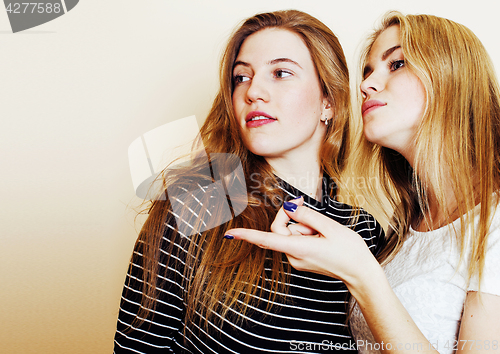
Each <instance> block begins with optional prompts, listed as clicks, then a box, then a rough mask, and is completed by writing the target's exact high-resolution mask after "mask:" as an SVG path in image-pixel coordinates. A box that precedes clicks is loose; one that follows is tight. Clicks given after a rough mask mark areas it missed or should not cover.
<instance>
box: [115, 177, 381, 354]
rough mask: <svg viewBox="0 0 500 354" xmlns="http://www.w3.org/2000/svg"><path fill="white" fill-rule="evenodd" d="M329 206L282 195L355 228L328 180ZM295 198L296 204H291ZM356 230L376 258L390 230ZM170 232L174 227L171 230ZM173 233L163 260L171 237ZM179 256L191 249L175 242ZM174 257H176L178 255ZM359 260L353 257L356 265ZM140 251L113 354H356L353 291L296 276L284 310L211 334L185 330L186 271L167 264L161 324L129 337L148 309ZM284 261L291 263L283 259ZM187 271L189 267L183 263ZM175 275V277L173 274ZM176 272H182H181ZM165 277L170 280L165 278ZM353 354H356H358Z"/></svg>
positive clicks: (258, 312) (367, 220) (257, 314)
mask: <svg viewBox="0 0 500 354" xmlns="http://www.w3.org/2000/svg"><path fill="white" fill-rule="evenodd" d="M323 185H324V188H323V198H322V201H316V200H314V199H312V198H310V197H308V196H307V195H306V194H304V193H302V192H300V191H299V190H297V189H295V188H294V187H292V186H290V185H289V184H287V183H286V182H284V181H282V184H281V186H280V188H281V189H282V190H283V191H284V193H285V198H286V199H294V198H297V197H300V196H303V197H304V205H306V206H308V207H310V208H312V209H314V210H317V211H319V212H320V213H322V214H324V215H327V216H328V217H330V218H332V219H334V220H337V221H338V222H340V223H342V224H345V225H352V224H353V221H354V219H353V217H352V211H353V210H352V207H350V206H348V205H346V204H342V203H339V202H337V201H335V200H334V199H332V198H330V197H329V196H328V194H327V193H325V191H327V190H328V189H327V188H328V186H330V187H332V186H333V188H335V185H334V184H333V182H332V180H331V179H329V178H325V179H324V183H323ZM286 195H288V196H289V197H287V196H286ZM355 222H356V223H355V225H354V227H353V229H354V230H355V231H356V232H358V234H359V235H360V236H361V237H362V238H363V239H364V240H365V242H366V243H367V244H368V246H369V248H370V249H371V250H372V252H373V253H376V252H377V251H378V245H379V244H380V243H381V242H382V239H383V230H382V228H381V227H380V225H379V224H378V223H377V221H376V220H375V219H374V218H373V216H371V215H370V214H368V213H366V212H365V211H363V210H361V213H360V215H359V216H358V218H357V219H356V221H355ZM167 226H169V225H167ZM172 234H173V232H172V227H171V226H170V227H169V228H167V231H166V234H165V236H164V239H165V242H164V244H162V252H166V246H165V247H164V246H163V245H167V244H168V243H169V242H170V239H171V238H172V237H174V235H172ZM174 246H175V247H176V250H175V251H179V252H180V253H179V254H182V252H185V251H186V249H187V245H186V244H183V243H182V242H176V243H175V245H174ZM175 251H173V252H172V254H175ZM355 256H356V255H353V257H355ZM141 257H142V255H141V250H140V244H138V245H137V246H136V249H135V250H134V254H133V257H132V261H131V267H130V269H129V273H128V274H127V279H126V281H125V286H124V289H123V295H122V299H121V304H120V313H119V316H118V322H117V331H116V334H115V345H114V353H115V354H120V353H169V352H170V353H323V352H333V351H335V352H336V351H337V350H339V348H342V349H350V350H353V349H354V343H353V339H352V337H351V335H350V333H349V329H348V327H347V325H346V315H347V312H348V309H347V302H348V291H347V288H346V286H345V285H344V284H343V283H342V282H341V281H339V280H336V279H333V278H329V277H326V276H323V275H318V274H314V273H309V272H302V271H297V270H295V269H293V268H292V271H291V275H290V277H289V279H290V284H287V285H288V289H289V290H288V293H287V294H286V295H285V296H286V300H287V301H285V302H279V303H275V304H274V306H273V307H271V312H268V311H266V304H267V302H266V301H268V300H266V301H260V302H257V304H258V305H257V306H256V307H255V306H252V305H251V306H250V309H251V311H249V312H248V313H247V316H245V317H244V321H241V316H242V315H241V314H239V313H237V312H236V311H234V310H230V313H229V316H228V317H227V318H226V320H225V321H224V322H223V324H222V327H220V328H219V327H217V326H216V325H215V324H213V323H210V324H209V328H210V329H212V330H211V331H208V332H209V333H207V332H206V331H205V329H204V328H196V329H195V330H192V329H190V328H189V327H188V328H186V329H185V328H184V314H185V312H184V309H185V303H184V301H183V295H184V289H183V288H182V280H183V270H182V269H173V268H172V267H170V266H167V265H165V264H161V260H160V272H159V277H160V278H163V279H162V280H163V285H162V286H161V288H160V289H158V290H159V294H160V296H159V298H158V299H157V300H156V308H155V310H154V316H153V317H152V318H148V319H146V320H145V322H144V323H143V324H142V325H141V326H140V327H139V328H133V330H132V331H131V330H130V329H129V330H128V331H127V328H129V326H130V325H131V323H132V321H133V319H134V317H135V314H136V313H137V311H138V309H139V306H140V302H141V287H142V280H141V279H142V267H141V264H142V262H141ZM283 261H284V262H287V260H286V257H285V256H283ZM177 264H181V265H182V262H180V263H179V262H177ZM166 267H168V269H167V268H166ZM176 268H179V267H178V266H177V267H176ZM162 274H168V276H167V277H164V276H163V275H162ZM351 353H353V351H351Z"/></svg>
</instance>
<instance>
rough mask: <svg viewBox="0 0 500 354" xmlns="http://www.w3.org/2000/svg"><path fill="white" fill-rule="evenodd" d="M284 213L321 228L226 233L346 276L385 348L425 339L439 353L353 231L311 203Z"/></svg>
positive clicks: (300, 264) (301, 264)
mask: <svg viewBox="0 0 500 354" xmlns="http://www.w3.org/2000/svg"><path fill="white" fill-rule="evenodd" d="M285 213H286V214H287V215H288V217H291V218H293V219H294V220H295V221H297V222H299V223H301V224H304V225H307V226H309V227H310V228H312V229H314V230H317V231H318V232H317V233H316V234H314V235H310V236H305V235H303V234H301V233H298V232H295V230H293V229H292V230H291V231H290V232H288V235H284V234H279V233H276V232H275V233H267V232H260V231H255V230H244V229H233V230H229V231H228V232H227V233H228V234H231V235H233V236H234V238H235V239H242V240H246V241H249V242H252V243H255V244H257V245H259V246H260V247H264V248H270V249H273V250H276V251H281V252H284V253H286V254H287V256H288V258H289V261H290V263H291V264H292V266H294V267H295V268H297V269H299V270H307V271H313V272H316V273H320V274H324V275H328V276H332V277H335V278H340V279H341V280H342V281H344V283H345V284H346V285H347V287H348V288H349V291H350V292H351V294H352V295H353V296H354V297H355V298H356V300H357V301H358V304H359V305H360V308H361V311H362V312H363V315H364V316H365V319H366V320H367V323H368V325H369V326H370V329H371V331H372V333H373V335H374V337H375V339H376V341H377V342H378V343H382V342H383V343H384V344H385V345H384V347H383V349H385V350H384V351H387V352H389V351H391V350H390V349H392V351H404V347H402V348H401V344H400V343H402V344H404V343H422V345H421V346H420V348H421V350H420V351H421V352H434V353H437V351H435V350H434V349H433V348H432V347H429V344H428V341H427V339H426V338H425V337H424V335H423V334H422V333H421V332H420V330H419V329H418V327H417V326H416V324H415V323H414V322H413V320H412V319H411V317H410V316H409V314H408V312H407V311H406V309H405V308H404V307H403V305H402V304H401V302H400V301H399V299H398V298H397V297H396V295H395V294H394V292H393V291H392V289H391V287H390V285H389V283H388V281H387V279H386V277H385V274H384V272H383V270H382V268H381V266H380V265H379V263H378V262H377V260H376V259H375V257H374V256H373V254H372V253H371V252H370V250H369V249H368V246H367V245H366V243H365V242H364V241H363V240H362V239H361V238H360V237H359V236H358V235H357V234H356V233H355V232H354V231H352V230H350V229H348V228H346V227H344V226H343V225H340V224H339V223H337V222H335V221H333V220H331V219H329V218H327V217H325V216H323V215H321V214H319V213H317V212H315V211H313V210H311V209H309V208H306V207H302V206H299V207H298V208H297V210H296V211H294V212H293V211H292V212H291V211H285ZM273 230H274V231H277V230H280V226H278V225H273ZM285 232H286V231H284V230H283V233H285ZM346 250H347V252H346ZM417 347H418V346H417ZM387 349H389V350H387ZM392 351H391V352H392Z"/></svg>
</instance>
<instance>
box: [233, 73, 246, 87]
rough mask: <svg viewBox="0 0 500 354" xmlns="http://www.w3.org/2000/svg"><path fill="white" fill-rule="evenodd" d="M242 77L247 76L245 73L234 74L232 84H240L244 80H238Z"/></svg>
mask: <svg viewBox="0 0 500 354" xmlns="http://www.w3.org/2000/svg"><path fill="white" fill-rule="evenodd" d="M244 78H248V77H247V76H245V75H235V76H234V78H233V80H234V84H235V85H239V84H242V83H243V82H244V81H240V80H242V79H244Z"/></svg>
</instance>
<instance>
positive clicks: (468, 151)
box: [361, 12, 500, 279]
mask: <svg viewBox="0 0 500 354" xmlns="http://www.w3.org/2000/svg"><path fill="white" fill-rule="evenodd" d="M394 25H397V26H399V28H400V44H401V48H402V51H403V54H404V57H405V65H406V67H407V68H408V69H409V70H411V71H412V72H413V73H414V74H415V75H417V76H418V78H419V79H420V81H421V82H422V84H423V86H424V88H425V91H426V107H425V112H424V115H423V118H422V120H421V123H420V126H419V127H418V131H417V136H416V147H415V151H416V154H415V163H414V166H413V168H412V167H411V166H410V164H409V163H408V161H406V160H405V159H404V158H403V156H402V155H401V154H399V153H397V152H396V151H394V150H391V149H388V148H385V147H382V146H378V145H375V144H373V143H370V142H368V141H367V140H366V139H363V140H362V143H361V145H362V154H363V156H364V157H366V159H362V160H361V163H362V166H361V168H362V169H363V171H364V172H367V173H372V174H373V173H375V174H376V173H378V174H379V176H380V182H381V184H382V188H383V189H384V191H385V193H386V195H387V196H388V198H389V201H390V203H391V205H392V207H393V208H394V214H393V218H392V222H391V225H390V226H391V228H392V232H390V233H389V235H388V236H389V240H388V246H387V247H386V248H385V250H384V251H383V252H382V254H381V257H380V260H381V261H388V260H390V259H391V258H392V256H393V255H394V254H395V253H397V251H398V250H399V249H400V246H401V243H402V240H403V237H404V235H406V234H407V232H408V230H409V227H410V225H411V224H412V223H413V222H419V221H421V220H425V218H426V217H427V216H426V214H427V213H426V212H427V211H428V200H429V199H428V198H429V195H428V191H433V193H434V194H435V198H436V200H437V203H438V206H439V208H440V211H441V212H442V213H444V215H445V217H446V219H447V221H448V222H450V221H451V217H452V214H455V215H457V212H456V211H455V210H457V211H458V214H459V215H461V217H460V232H458V231H457V230H455V233H456V236H457V239H458V242H459V244H460V245H461V260H463V257H464V256H465V249H466V244H467V242H470V245H471V248H472V252H471V255H470V259H468V261H469V262H468V276H469V279H470V277H471V276H472V275H474V274H477V275H478V276H479V279H481V276H482V271H483V267H484V256H485V247H486V241H487V238H488V230H489V226H490V222H491V217H492V208H493V207H494V206H496V205H497V204H498V199H497V197H496V196H495V194H494V192H497V191H498V190H499V189H500V95H499V88H498V83H497V79H496V77H495V72H494V69H493V65H492V63H491V60H490V58H489V56H488V54H487V52H486V50H485V49H484V47H483V45H482V44H481V42H480V41H479V39H478V38H477V37H476V36H475V35H474V33H472V31H470V30H469V29H468V28H467V27H465V26H463V25H461V24H458V23H455V22H453V21H450V20H448V19H444V18H440V17H436V16H431V15H402V14H401V13H399V12H389V13H387V14H386V16H385V17H384V19H383V22H382V25H381V27H380V29H379V30H377V31H376V32H375V33H374V34H373V36H372V37H370V39H369V43H368V45H367V46H366V49H365V52H364V54H363V57H362V59H361V65H362V66H363V67H364V66H365V64H366V61H367V57H368V55H369V53H370V50H371V47H372V45H373V43H374V41H375V40H376V38H377V37H378V35H379V34H380V33H381V32H382V31H384V30H385V29H387V28H388V27H391V26H394ZM450 181H451V186H452V189H453V194H454V199H455V200H456V204H457V209H455V210H454V211H450V210H449V208H448V207H449V206H450V205H453V203H454V201H453V199H452V200H450V197H449V196H447V195H446V194H445V185H446V184H447V183H449V182H450ZM371 192H372V193H371V194H372V196H373V195H375V194H376V191H374V190H372V191H371ZM479 203H480V204H481V205H480V213H479V226H478V228H477V229H475V227H474V224H473V222H474V215H473V213H469V211H471V210H472V209H474V207H475V206H476V205H477V204H479ZM425 221H427V222H432V220H425ZM468 231H469V232H468ZM467 237H470V238H469V240H467Z"/></svg>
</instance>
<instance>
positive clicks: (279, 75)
mask: <svg viewBox="0 0 500 354" xmlns="http://www.w3.org/2000/svg"><path fill="white" fill-rule="evenodd" d="M283 74H287V76H285V77H283ZM291 75H293V74H292V73H291V72H290V71H288V70H283V69H277V70H275V71H274V72H273V77H274V78H275V79H284V78H286V77H288V76H291ZM245 78H247V79H248V76H245V75H235V76H234V77H233V81H234V84H235V85H239V84H242V83H243V82H246V81H241V80H243V79H245Z"/></svg>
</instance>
